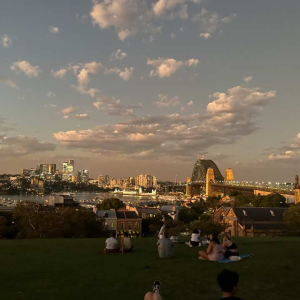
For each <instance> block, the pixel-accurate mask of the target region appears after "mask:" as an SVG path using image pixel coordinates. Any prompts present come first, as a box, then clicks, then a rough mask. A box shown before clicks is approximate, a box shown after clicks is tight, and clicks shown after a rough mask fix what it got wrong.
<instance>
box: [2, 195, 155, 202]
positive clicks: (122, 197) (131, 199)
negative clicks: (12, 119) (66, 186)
mask: <svg viewBox="0 0 300 300" xmlns="http://www.w3.org/2000/svg"><path fill="white" fill-rule="evenodd" d="M0 197H2V199H4V198H5V199H6V200H8V199H10V200H11V201H17V202H20V201H35V202H38V203H44V201H45V200H47V199H48V198H49V195H28V194H27V195H0ZM112 197H115V198H119V199H120V200H122V201H123V202H126V203H127V202H140V201H143V200H153V201H155V200H156V197H144V196H143V197H139V196H135V195H119V194H118V195H116V194H113V193H97V194H95V193H75V200H76V201H92V200H93V199H95V198H98V199H99V200H103V199H106V198H112Z"/></svg>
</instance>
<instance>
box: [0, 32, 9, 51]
mask: <svg viewBox="0 0 300 300" xmlns="http://www.w3.org/2000/svg"><path fill="white" fill-rule="evenodd" d="M0 44H1V45H2V46H3V47H4V48H8V47H9V46H11V45H12V39H11V38H10V37H9V36H8V35H6V34H3V35H2V36H1V41H0Z"/></svg>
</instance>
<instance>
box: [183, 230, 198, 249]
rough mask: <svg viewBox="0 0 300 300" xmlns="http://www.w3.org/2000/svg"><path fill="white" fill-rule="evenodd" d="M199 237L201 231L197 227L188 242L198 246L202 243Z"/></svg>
mask: <svg viewBox="0 0 300 300" xmlns="http://www.w3.org/2000/svg"><path fill="white" fill-rule="evenodd" d="M199 237H200V231H199V230H198V229H195V230H194V231H193V233H192V235H191V240H190V241H189V242H187V243H186V244H187V245H188V246H190V247H198V246H199V244H200V239H199Z"/></svg>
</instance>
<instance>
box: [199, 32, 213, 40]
mask: <svg viewBox="0 0 300 300" xmlns="http://www.w3.org/2000/svg"><path fill="white" fill-rule="evenodd" d="M200 37H203V38H205V39H206V40H208V39H209V38H210V37H211V34H210V33H208V32H206V33H200Z"/></svg>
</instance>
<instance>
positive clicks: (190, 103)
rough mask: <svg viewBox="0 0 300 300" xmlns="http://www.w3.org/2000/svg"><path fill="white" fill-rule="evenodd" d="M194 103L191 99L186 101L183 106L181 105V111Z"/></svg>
mask: <svg viewBox="0 0 300 300" xmlns="http://www.w3.org/2000/svg"><path fill="white" fill-rule="evenodd" d="M193 105H194V102H193V101H190V102H188V103H187V104H186V105H184V106H182V107H181V109H180V110H181V111H185V110H187V109H188V108H189V107H191V106H193Z"/></svg>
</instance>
